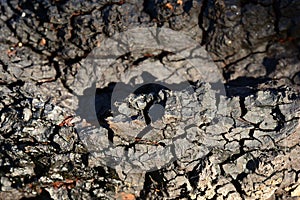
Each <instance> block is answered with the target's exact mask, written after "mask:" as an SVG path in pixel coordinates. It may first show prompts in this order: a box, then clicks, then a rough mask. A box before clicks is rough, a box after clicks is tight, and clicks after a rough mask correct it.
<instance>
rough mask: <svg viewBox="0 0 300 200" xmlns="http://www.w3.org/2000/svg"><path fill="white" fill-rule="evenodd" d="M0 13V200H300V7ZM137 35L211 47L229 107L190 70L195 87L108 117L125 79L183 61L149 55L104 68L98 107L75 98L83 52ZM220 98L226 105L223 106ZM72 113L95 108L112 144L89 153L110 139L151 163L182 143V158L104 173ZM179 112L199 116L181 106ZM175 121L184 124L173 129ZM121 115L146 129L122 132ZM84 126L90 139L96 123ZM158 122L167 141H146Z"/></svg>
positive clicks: (33, 4)
mask: <svg viewBox="0 0 300 200" xmlns="http://www.w3.org/2000/svg"><path fill="white" fill-rule="evenodd" d="M0 6H1V7H0V8H1V14H0V27H1V29H0V33H1V34H0V41H1V45H0V49H1V53H0V70H1V73H0V87H1V92H0V133H1V134H0V143H1V145H0V147H1V151H0V155H1V162H0V169H1V170H0V175H1V178H0V188H1V191H0V199H126V198H127V199H218V200H221V199H298V198H300V184H299V170H300V166H299V163H300V161H299V157H300V155H299V152H300V149H299V148H300V147H299V141H300V137H299V134H300V126H299V113H300V106H299V91H300V90H299V86H300V64H299V63H300V62H299V59H300V57H299V46H300V44H299V43H300V40H299V35H300V34H299V33H300V32H299V30H300V21H299V13H300V7H299V6H300V5H299V2H298V1H296V0H281V1H277V0H275V1H260V0H257V1H250V2H248V1H241V0H224V1H221V0H218V1H211V0H203V1H200V0H187V1H175V0H174V1H165V0H162V1H157V0H148V1H146V0H145V1H138V0H128V1H115V0H110V1H108V0H107V1H106V0H103V1H99V2H97V1H76V0H75V1H61V0H57V1H50V0H49V1H26V0H23V1H17V0H16V1H5V0H4V1H1V3H0ZM136 27H142V28H148V27H163V28H170V29H172V30H174V31H178V32H180V33H183V34H185V35H187V36H189V37H191V38H192V39H193V40H194V41H197V42H198V43H199V44H201V45H203V47H204V48H205V49H206V50H207V51H208V52H209V54H210V56H211V57H212V58H213V60H214V62H215V63H216V64H217V66H218V68H219V70H220V72H221V74H222V75H223V77H222V78H223V82H224V83H225V88H226V96H225V95H221V96H220V97H219V99H218V98H215V96H214V95H212V94H210V93H213V92H214V89H213V87H212V90H211V86H210V85H206V84H204V83H201V81H200V82H197V78H198V77H193V76H194V75H195V74H194V73H191V74H190V75H189V76H187V77H188V78H187V79H188V80H189V81H190V82H189V83H191V85H190V88H189V89H187V88H184V89H181V90H179V91H169V90H167V89H166V88H156V86H155V87H154V90H155V92H154V93H153V91H150V92H145V91H143V92H137V93H136V94H132V95H131V96H130V95H128V96H127V97H126V98H124V102H122V103H120V104H118V106H117V107H116V109H117V110H118V111H120V113H119V115H114V116H111V113H110V102H108V99H110V98H111V95H112V91H113V89H114V87H115V86H116V82H117V80H119V79H118V77H120V76H122V74H126V73H128V72H131V71H133V70H134V69H139V70H137V71H138V72H137V73H138V74H139V73H141V72H142V69H143V66H144V65H145V63H149V62H151V63H155V64H154V65H153V66H163V63H165V62H168V61H170V60H172V56H173V60H176V59H174V58H176V56H174V55H170V54H168V52H164V51H161V50H157V49H154V50H153V52H150V53H149V52H147V53H148V54H145V52H139V53H138V54H136V52H131V55H125V56H124V57H120V58H119V59H118V61H119V63H117V64H115V65H114V66H112V67H109V66H108V67H107V68H103V70H104V71H105V74H106V76H105V79H103V80H102V82H98V85H97V86H96V88H97V90H96V97H97V98H98V99H97V98H96V100H98V101H96V102H95V101H94V102H93V101H92V102H89V101H88V100H89V99H90V98H87V99H84V98H77V96H76V94H77V92H78V91H76V87H74V85H76V84H77V82H76V81H77V80H78V76H79V77H81V78H82V79H83V80H88V79H89V78H90V77H89V74H84V73H82V74H80V70H81V69H82V68H84V67H86V68H87V69H88V68H89V63H88V61H87V56H88V54H90V53H91V52H92V51H93V50H94V49H95V48H99V47H102V48H105V47H107V48H108V49H109V48H110V47H109V46H101V45H103V43H102V42H103V41H104V40H105V39H106V38H110V37H113V35H115V34H117V33H120V32H124V31H127V30H130V29H133V28H136ZM104 45H105V44H104ZM115 53H116V52H115V51H114V50H112V51H111V52H109V54H112V55H113V54H115ZM174 63H175V65H176V61H175V62H174ZM127 66H134V67H132V68H130V67H129V68H127ZM183 71H185V69H184V68H183ZM150 88H151V87H150ZM144 89H145V88H144ZM74 90H75V91H74ZM82 92H83V91H82ZM151 92H152V93H151ZM150 94H151V95H152V96H151V95H150ZM162 94H164V95H165V96H164V95H162ZM189 95H191V96H193V97H197V98H192V97H190V96H189ZM172 97H173V98H172ZM184 97H188V98H187V99H186V101H184V100H185V99H184ZM176 99H177V100H176ZM178 99H181V101H178ZM215 101H218V102H221V103H222V102H223V103H224V104H226V108H225V107H218V109H216V108H215V107H214V102H215ZM74 102H75V103H79V104H80V105H81V106H84V108H86V109H88V108H90V105H89V104H92V105H91V106H93V105H95V104H96V109H97V110H96V112H97V117H98V119H97V120H99V121H100V126H98V127H97V131H99V129H100V130H101V131H103V133H105V139H106V140H104V139H101V138H100V139H99V138H98V139H99V140H98V141H96V140H95V138H92V139H91V140H90V141H91V143H92V144H97V142H99V143H105V142H104V141H107V140H110V141H113V143H114V144H118V145H119V146H120V149H122V148H123V149H124V148H127V149H133V148H135V150H139V152H153V151H157V149H164V147H165V146H167V145H168V144H176V142H174V141H172V142H173V143H172V142H170V141H169V139H170V138H174V136H180V134H185V137H184V139H182V140H180V141H179V142H178V144H182V146H184V148H183V149H184V153H185V154H184V153H181V154H180V156H174V155H177V154H176V152H175V154H174V152H171V153H170V154H172V153H173V156H174V157H176V158H177V159H171V157H168V159H170V160H169V162H166V164H165V165H163V167H161V168H159V169H157V170H152V171H148V172H147V171H144V172H140V171H139V172H137V173H131V170H132V168H131V167H132V166H125V167H123V168H122V169H120V168H118V167H117V168H113V167H111V166H107V165H106V164H105V163H103V161H101V159H99V158H101V155H99V154H97V153H93V152H90V151H89V148H88V147H87V146H86V141H87V140H85V139H84V138H82V137H81V136H80V135H79V133H78V128H75V127H73V126H72V121H71V122H64V123H62V121H64V120H65V119H66V117H68V116H73V115H76V112H75V111H74V109H73V107H72V105H73V104H74ZM104 102H105V103H104ZM184 103H185V104H187V105H189V106H190V107H191V108H193V111H191V110H188V109H186V110H184V109H183V111H181V110H179V109H177V108H176V105H183V104H184ZM154 104H155V105H157V104H159V105H161V106H163V107H164V108H165V112H164V113H162V114H161V116H163V119H164V120H162V121H161V120H155V119H154V118H153V115H151V109H152V108H153V107H152V106H153V105H154ZM189 106H185V107H184V108H188V107H189ZM174 111H181V112H182V113H185V114H187V116H186V117H187V119H188V120H187V121H185V123H182V122H180V121H176V117H178V115H180V114H178V113H176V112H174ZM153 112H154V111H153ZM124 113H125V114H128V113H130V114H131V115H132V116H133V118H134V120H135V122H136V124H137V125H132V124H130V123H128V120H127V121H126V120H125V121H124V119H123V118H122V116H121V114H124ZM149 113H150V114H149ZM190 114H193V117H190V116H189V115H190ZM170 116H172V117H170ZM84 117H85V119H84V121H83V122H82V123H83V126H84V128H85V129H84V130H85V131H86V132H88V133H91V135H92V134H93V133H94V132H95V126H96V124H95V123H96V122H95V121H93V119H90V118H89V116H84ZM168 117H169V118H168ZM201 117H202V118H201ZM174 118H175V119H174ZM203 118H206V120H204V119H203ZM74 123H75V125H76V123H77V122H74ZM97 123H98V122H97ZM149 124H150V125H151V126H152V127H154V128H157V130H159V131H162V133H163V134H160V135H159V137H158V136H157V135H155V137H154V136H153V135H151V134H150V135H149V134H148V132H147V130H146V132H147V134H144V135H138V133H139V132H140V131H139V130H140V129H142V128H144V127H145V126H146V127H147V125H149ZM189 125H191V126H189ZM184 126H187V127H188V128H186V129H185V128H184ZM162 127H164V128H162ZM178 127H179V128H178ZM176 128H178V129H176ZM122 129H123V130H122ZM181 129H182V130H184V131H185V132H184V131H183V132H184V133H182V131H181ZM134 130H137V131H136V132H134ZM174 130H175V131H174ZM159 131H158V132H159ZM124 132H130V133H133V134H132V135H130V134H128V135H125V136H124V134H123V133H124ZM112 135H113V136H112ZM96 139H97V138H96ZM103 145H107V144H103ZM164 145H165V146H164ZM133 146H134V147H133ZM107 148H109V147H107ZM141 155H143V154H141ZM165 155H167V156H169V154H168V153H165ZM133 171H134V170H133Z"/></svg>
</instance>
